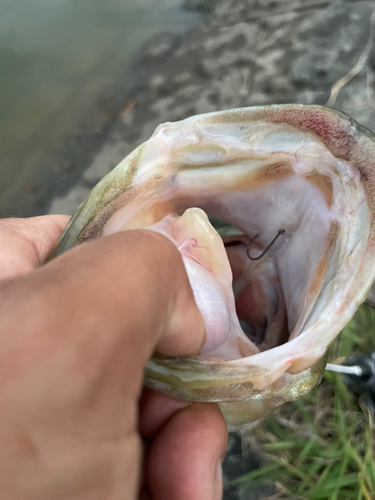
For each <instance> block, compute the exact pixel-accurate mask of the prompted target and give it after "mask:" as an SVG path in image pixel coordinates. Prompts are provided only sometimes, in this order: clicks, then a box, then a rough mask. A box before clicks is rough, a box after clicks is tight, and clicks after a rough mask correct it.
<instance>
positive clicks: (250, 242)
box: [246, 229, 285, 260]
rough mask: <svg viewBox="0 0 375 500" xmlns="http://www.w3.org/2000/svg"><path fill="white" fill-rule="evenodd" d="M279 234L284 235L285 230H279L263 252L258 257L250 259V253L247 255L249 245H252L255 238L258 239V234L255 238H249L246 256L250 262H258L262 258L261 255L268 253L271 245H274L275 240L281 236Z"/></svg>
mask: <svg viewBox="0 0 375 500" xmlns="http://www.w3.org/2000/svg"><path fill="white" fill-rule="evenodd" d="M281 234H285V229H279V232H278V233H277V235H276V236H275V237H274V239H273V240H272V241H271V243H270V244H269V245H268V246H267V247H266V248H265V249H264V250H263V252H262V253H261V254H260V255H258V257H251V255H250V253H249V249H250V245H251V244H252V243H253V241H254V240H255V238H258V236H259V234H256V235H255V236H253V237H252V238H251V240H250V241H249V243H248V244H247V245H246V253H247V256H248V257H249V259H250V260H259V259H261V258H262V257H263V255H264V254H265V253H266V252H268V250H269V249H270V248H271V247H272V245H273V244H274V243H275V241H276V240H277V238H278V237H279V236H280V235H281Z"/></svg>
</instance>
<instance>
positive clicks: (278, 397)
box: [53, 105, 375, 428]
mask: <svg viewBox="0 0 375 500" xmlns="http://www.w3.org/2000/svg"><path fill="white" fill-rule="evenodd" d="M374 214H375V139H374V136H373V135H372V134H371V132H369V131H368V130H367V129H365V128H363V127H361V126H360V125H358V124H357V123H356V122H354V121H353V120H352V119H350V118H349V117H348V116H346V115H344V114H343V113H340V112H338V111H336V110H333V109H329V108H325V107H322V106H303V105H273V106H260V107H250V108H241V109H234V110H227V111H219V112H215V113H208V114H203V115H198V116H193V117H191V118H188V119H185V120H182V121H180V122H176V123H166V124H163V125H160V126H159V127H157V129H156V130H155V132H154V134H153V135H152V137H151V138H150V139H149V140H148V141H147V142H145V143H144V144H142V145H140V146H139V147H138V148H137V149H136V150H135V151H133V152H132V153H131V154H130V155H129V156H127V157H126V158H125V159H124V160H123V161H122V162H121V163H120V164H119V165H118V166H117V167H116V168H115V169H114V170H113V171H112V172H110V173H109V174H108V175H107V176H106V177H104V179H102V180H101V181H100V182H99V183H98V185H97V186H96V187H95V188H94V189H93V190H92V192H91V193H90V195H89V196H88V198H87V199H86V200H85V201H84V202H83V203H82V205H81V206H80V207H79V209H78V211H77V212H76V214H75V215H74V216H73V218H72V219H71V221H70V223H69V225H68V226H67V228H66V230H65V231H64V233H63V235H62V237H61V239H60V241H59V243H58V245H57V247H56V249H55V251H54V254H53V255H58V254H60V253H62V252H65V251H67V250H69V249H70V248H72V247H74V246H75V245H78V244H81V243H84V242H86V241H90V240H92V239H95V238H99V237H102V236H106V235H110V234H113V233H116V232H118V231H125V230H129V229H139V228H147V229H148V230H151V231H157V232H159V233H162V234H164V235H165V236H166V237H167V238H169V239H170V240H171V241H172V242H173V243H174V244H175V245H176V246H177V248H178V249H179V251H180V253H181V256H182V259H183V262H184V265H185V269H186V271H187V274H188V277H189V281H190V284H191V286H192V289H193V292H194V297H195V300H196V302H197V305H198V307H199V309H200V311H201V313H202V317H203V319H204V321H205V324H206V329H207V341H206V344H205V345H204V346H203V348H202V350H201V352H200V353H199V354H198V355H196V356H189V357H185V358H166V357H163V356H161V355H158V354H157V353H155V355H154V356H153V358H152V359H151V360H150V361H149V363H148V365H147V367H146V371H145V384H146V385H147V386H149V387H151V388H153V389H155V390H157V391H160V392H163V393H166V394H169V395H171V396H174V397H177V398H181V399H186V400H191V401H206V402H218V403H219V404H220V407H221V409H222V411H223V414H224V416H225V418H226V421H227V424H228V426H229V427H230V428H236V427H239V426H243V425H246V424H248V423H249V422H251V421H254V420H256V419H258V418H260V417H261V416H263V415H265V414H266V413H268V412H269V411H271V410H272V409H273V408H275V407H276V406H278V405H280V404H282V403H283V402H285V401H291V400H295V399H298V398H299V397H302V396H303V395H304V394H306V393H308V392H309V391H310V390H311V389H312V388H313V387H314V386H315V385H316V384H317V383H318V381H319V380H320V378H321V376H322V373H323V371H324V368H325V364H326V352H327V348H328V346H329V344H330V343H331V342H332V340H333V339H334V338H335V337H336V336H337V335H338V333H339V332H340V330H341V329H342V328H343V327H344V326H345V325H346V323H347V322H348V321H349V320H350V318H351V317H352V315H353V314H354V312H355V311H356V309H357V307H358V305H359V304H360V303H361V302H362V301H363V300H364V299H365V298H366V295H367V292H368V290H369V288H370V286H371V284H372V282H373V281H374V278H375V237H374ZM276 236H277V238H276V239H275V237H276ZM249 242H251V244H249ZM270 243H272V245H271V246H269V245H270ZM267 247H269V248H268V249H267ZM266 249H267V251H266V252H265V253H264V255H262V254H263V252H264V251H265V250H266ZM261 255H262V256H261ZM259 256H261V257H260V258H257V257H259ZM249 257H250V258H249Z"/></svg>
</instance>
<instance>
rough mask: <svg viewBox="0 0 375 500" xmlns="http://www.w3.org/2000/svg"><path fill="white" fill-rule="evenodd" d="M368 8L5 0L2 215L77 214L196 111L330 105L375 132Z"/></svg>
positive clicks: (1, 25)
mask: <svg viewBox="0 0 375 500" xmlns="http://www.w3.org/2000/svg"><path fill="white" fill-rule="evenodd" d="M373 9H374V2H373V1H371V0H368V1H350V0H325V1H324V0H158V1H156V0H137V1H136V2H135V1H134V2H133V1H129V0H126V1H125V0H107V1H106V2H102V1H101V0H54V1H53V2H48V1H46V0H34V1H33V2H29V1H28V0H0V216H2V217H4V216H28V215H36V214H42V213H47V212H50V211H52V212H63V213H69V214H72V213H73V212H74V211H75V209H76V207H77V206H78V204H79V203H80V202H81V201H82V200H83V199H84V198H85V196H86V195H87V194H88V192H89V190H90V189H91V187H92V186H93V185H94V184H95V183H96V182H97V181H98V180H99V179H100V178H101V177H102V176H103V175H104V174H106V173H107V172H108V171H109V170H111V169H112V168H113V167H114V166H115V165H116V164H117V163H118V162H119V161H120V160H121V159H122V158H123V157H124V156H125V155H126V154H128V153H129V152H130V151H131V150H133V149H134V148H135V147H136V146H138V145H139V144H140V143H141V142H143V141H144V140H146V139H148V138H149V136H150V135H151V133H152V131H153V130H154V129H155V127H156V126H157V125H158V124H159V123H161V122H165V121H174V120H180V119H182V118H185V117H187V116H190V115H193V114H196V113H205V112H208V111H214V110H220V109H228V108H232V107H239V106H251V105H257V104H270V103H288V102H289V103H291V102H296V103H297V102H298V103H305V104H311V103H315V104H326V103H327V102H328V103H329V105H331V106H333V107H335V108H337V109H340V110H343V111H345V112H347V113H348V114H350V115H351V116H352V117H353V118H355V119H357V120H358V121H359V122H360V123H361V124H362V125H365V126H367V127H369V128H370V129H373V130H374V129H375V109H374V102H375V98H374V71H375V51H374V49H373V38H374V17H373V16H372V12H373ZM331 91H333V93H332V96H331V98H330V94H331Z"/></svg>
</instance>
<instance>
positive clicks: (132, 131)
mask: <svg viewBox="0 0 375 500" xmlns="http://www.w3.org/2000/svg"><path fill="white" fill-rule="evenodd" d="M189 3H191V4H194V2H189ZM195 3H196V4H198V5H199V9H201V10H202V9H203V4H205V3H204V2H203V1H199V2H198V1H197V2H195ZM205 5H206V14H205V16H204V17H203V19H202V20H201V21H200V22H199V23H198V24H197V25H196V26H195V27H194V28H193V29H191V30H190V31H189V32H188V33H187V34H186V35H185V36H183V37H182V38H181V39H180V40H176V39H174V40H173V43H171V46H170V50H169V53H168V55H166V56H165V57H161V58H158V57H157V56H155V57H153V55H152V54H148V55H144V54H143V55H142V56H141V57H140V62H139V65H140V67H143V71H145V74H147V77H145V80H144V81H145V85H144V86H143V87H142V88H139V89H137V90H135V91H134V92H133V94H132V95H131V96H128V99H127V101H126V103H125V104H124V106H123V107H122V109H121V110H118V117H117V119H116V121H115V122H114V123H113V125H112V127H111V128H110V129H109V130H108V131H107V133H106V135H105V137H104V138H103V137H102V136H100V141H102V147H101V148H100V150H99V151H98V152H97V154H95V155H93V158H92V161H91V162H87V164H86V168H85V169H84V172H83V175H82V177H81V178H80V180H79V182H77V183H75V185H74V187H73V188H72V189H71V190H70V191H69V193H67V194H66V195H64V196H59V197H54V199H53V200H52V202H51V204H50V208H49V209H50V211H51V212H54V213H56V212H64V213H73V212H74V210H75V208H76V207H77V205H78V204H79V203H80V201H82V200H83V199H84V198H85V196H86V195H87V194H88V193H89V191H90V189H91V188H92V187H93V186H94V185H95V184H96V182H97V181H98V180H99V179H101V178H102V177H103V175H105V174H106V173H107V172H108V171H110V170H111V169H112V168H113V167H114V166H115V165H116V164H117V163H118V162H119V161H120V160H121V159H122V158H123V157H124V156H125V155H127V154H128V153H130V152H131V151H132V150H133V149H134V148H135V147H137V146H138V145H139V144H140V143H142V142H143V141H145V140H146V139H148V138H149V136H150V135H151V134H152V132H153V130H154V129H155V127H156V126H157V125H158V124H159V123H162V122H165V121H175V120H181V119H183V118H186V117H188V116H191V115H193V114H197V113H205V112H209V111H215V110H220V109H228V108H232V107H241V106H251V105H258V104H275V103H303V104H326V103H327V101H330V104H331V105H332V106H333V107H335V108H337V109H339V110H342V111H344V112H346V113H348V114H350V115H351V116H352V117H353V118H355V119H356V120H358V121H359V122H360V123H361V124H363V125H365V126H367V127H369V128H370V129H373V130H374V129H375V108H374V102H375V100H374V95H373V88H374V86H373V81H374V71H375V52H374V47H373V44H372V41H373V36H374V29H373V26H372V24H374V23H373V22H372V21H371V19H374V17H372V18H371V15H372V11H373V7H374V5H373V2H371V1H363V2H351V1H345V0H331V1H329V2H322V1H319V0H309V1H308V2H306V1H303V0H293V2H291V1H279V2H272V1H270V0H259V1H255V0H240V1H238V0H221V1H218V2H212V1H211V2H207V3H206V4H205ZM291 6H293V11H291ZM203 10H204V9H203ZM207 11H209V13H207ZM157 41H158V40H157V37H156V39H155V41H153V40H151V41H150V44H149V47H153V46H155V45H157ZM161 43H162V44H163V43H165V41H164V40H163V39H161ZM167 52H168V51H167ZM353 68H354V70H353ZM348 73H349V75H348ZM345 77H346V79H345V81H344V80H343V81H341V83H340V79H343V78H345ZM332 88H333V90H334V92H333V96H332V97H331V99H330V94H331V91H332ZM337 91H339V92H337ZM81 167H82V166H80V168H81ZM52 198H53V196H52ZM46 207H47V204H44V206H43V207H42V208H44V209H45V208H46Z"/></svg>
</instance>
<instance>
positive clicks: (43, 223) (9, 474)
mask: <svg viewBox="0 0 375 500" xmlns="http://www.w3.org/2000/svg"><path fill="white" fill-rule="evenodd" d="M67 221H68V217H65V216H48V217H37V218H32V219H27V220H21V219H19V220H17V219H14V220H11V219H10V220H3V221H0V280H1V281H0V336H1V339H0V410H1V411H0V498H1V499H4V500H7V499H12V500H19V499H22V500H24V499H25V500H34V499H35V500H44V499H45V500H54V499H59V500H60V499H61V500H62V499H64V500H65V499H77V500H78V499H79V500H86V499H90V500H96V499H98V500H99V499H100V500H104V499H111V500H117V499H122V500H124V499H126V500H127V499H129V500H130V499H131V500H133V499H136V498H140V499H142V500H146V499H147V500H149V499H153V500H175V499H176V500H198V499H199V500H206V499H207V500H209V499H217V500H218V499H219V498H221V489H222V487H221V460H222V458H223V455H224V453H225V450H226V439H227V433H226V427H225V423H224V421H223V418H222V416H221V413H220V411H219V409H218V407H217V406H216V405H213V404H191V403H187V402H183V401H177V400H174V399H172V398H169V397H166V396H163V395H160V394H156V393H154V392H153V391H151V390H148V389H145V390H143V391H142V375H143V369H144V366H145V364H146V362H147V360H148V359H149V357H150V356H151V354H152V353H153V351H154V350H155V349H156V350H158V352H160V353H162V354H165V355H170V356H179V355H188V354H192V353H196V352H198V351H199V349H200V348H201V346H202V345H203V343H204V341H205V330H204V325H203V322H202V319H201V316H200V313H199V311H198V309H197V307H196V304H195V302H194V298H193V294H192V292H191V289H190V286H189V283H188V279H187V276H186V273H185V270H184V267H183V263H182V260H181V258H180V256H179V254H178V251H177V249H176V248H175V247H174V246H173V244H172V243H171V242H169V241H168V240H167V239H166V238H164V237H163V236H161V235H159V234H157V233H152V232H149V231H128V232H123V233H119V234H116V235H113V236H110V237H106V238H101V239H99V240H95V241H92V242H90V243H85V244H84V245H81V246H79V247H77V248H75V249H73V250H71V251H69V252H67V253H65V254H64V255H62V256H60V257H58V258H57V259H55V260H54V261H52V262H50V263H49V264H47V265H45V266H43V267H40V265H41V264H42V263H43V262H44V260H45V259H46V257H47V255H48V254H49V252H50V251H51V249H52V248H53V247H54V245H55V244H56V242H57V240H58V238H59V236H60V234H61V231H62V230H63V227H64V226H65V224H66V223H67ZM142 447H143V459H141V455H142V452H141V448H142ZM141 462H142V466H141Z"/></svg>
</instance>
